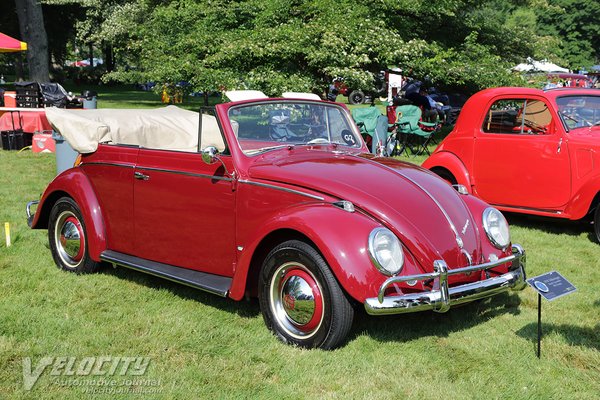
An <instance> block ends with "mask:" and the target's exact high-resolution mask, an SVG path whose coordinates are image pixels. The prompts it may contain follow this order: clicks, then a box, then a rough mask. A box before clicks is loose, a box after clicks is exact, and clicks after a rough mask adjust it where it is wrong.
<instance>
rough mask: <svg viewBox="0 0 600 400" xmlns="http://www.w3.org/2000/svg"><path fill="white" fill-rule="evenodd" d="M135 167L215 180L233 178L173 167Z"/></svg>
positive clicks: (229, 180)
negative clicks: (179, 169)
mask: <svg viewBox="0 0 600 400" xmlns="http://www.w3.org/2000/svg"><path fill="white" fill-rule="evenodd" d="M136 169H140V170H144V171H158V172H166V173H169V174H176V175H185V176H192V177H194V178H206V179H214V180H217V181H227V182H231V181H233V179H232V178H230V177H228V176H216V175H208V174H197V173H195V172H187V171H176V170H173V169H164V168H154V167H140V166H137V167H136Z"/></svg>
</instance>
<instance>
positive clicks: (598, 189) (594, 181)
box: [564, 176, 600, 220]
mask: <svg viewBox="0 0 600 400" xmlns="http://www.w3.org/2000/svg"><path fill="white" fill-rule="evenodd" d="M599 193H600V176H596V177H594V178H591V179H589V180H588V181H587V182H586V184H585V185H583V186H582V187H581V188H579V190H578V191H577V192H576V193H574V194H573V196H571V199H570V200H569V203H567V206H566V207H565V211H564V214H565V215H568V217H569V219H572V220H578V219H581V218H584V217H585V216H586V215H587V214H588V213H589V212H590V211H592V210H591V208H592V206H595V204H594V198H595V197H596V195H598V194H599Z"/></svg>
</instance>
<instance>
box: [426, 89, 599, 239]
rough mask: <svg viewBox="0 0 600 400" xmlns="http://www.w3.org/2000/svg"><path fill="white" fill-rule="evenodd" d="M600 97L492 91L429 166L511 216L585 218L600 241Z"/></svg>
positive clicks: (477, 101)
mask: <svg viewBox="0 0 600 400" xmlns="http://www.w3.org/2000/svg"><path fill="white" fill-rule="evenodd" d="M598 166H600V91H599V90H596V89H578V88H569V89H566V88H565V89H551V90H548V91H542V90H538V89H528V88H514V87H512V88H510V87H508V88H494V89H487V90H484V91H482V92H479V93H477V94H475V95H474V96H472V97H471V98H470V99H469V100H468V101H467V102H466V103H465V106H464V107H463V109H462V111H461V114H460V116H459V118H458V121H457V123H456V125H455V127H454V130H453V131H452V132H451V133H450V134H449V135H448V136H447V137H446V138H445V139H444V141H443V142H442V143H441V144H440V145H439V146H438V148H437V149H436V150H435V152H434V153H433V154H432V155H431V157H429V158H428V159H427V160H425V162H424V163H423V167H425V168H428V169H430V170H431V171H433V172H435V173H437V174H438V175H440V176H441V177H443V178H444V179H446V180H447V181H449V182H450V183H453V184H461V185H463V186H464V187H465V188H467V191H468V192H469V193H472V194H474V195H475V196H477V197H479V198H481V199H483V200H484V201H486V202H488V203H490V204H493V205H494V206H496V207H497V208H499V209H501V210H505V211H512V212H518V213H525V214H534V215H541V216H548V217H556V218H566V219H570V220H579V219H583V218H586V217H592V216H593V220H594V226H595V232H596V236H597V237H598V239H599V240H600V207H598V204H599V203H600V169H599V168H598Z"/></svg>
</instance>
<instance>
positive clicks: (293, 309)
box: [27, 92, 525, 349]
mask: <svg viewBox="0 0 600 400" xmlns="http://www.w3.org/2000/svg"><path fill="white" fill-rule="evenodd" d="M238 94H239V93H238ZM290 96H291V97H294V98H280V99H271V98H267V97H266V96H264V95H262V94H258V93H257V92H253V93H251V95H250V97H251V99H250V100H240V101H233V102H229V103H224V104H219V105H217V106H216V108H213V109H206V110H205V111H203V113H202V114H201V115H199V114H198V113H194V112H191V111H184V110H180V109H177V108H176V107H173V106H172V107H167V108H166V109H162V110H149V111H148V110H146V111H140V110H84V111H79V112H78V113H75V112H74V111H69V110H55V109H48V113H47V114H48V119H49V120H51V122H52V124H53V125H54V126H55V127H56V128H57V129H59V131H60V132H61V133H62V135H63V136H64V137H65V138H66V139H67V140H68V141H69V143H71V144H72V145H74V146H75V147H76V149H77V150H78V151H80V152H82V153H84V154H83V156H82V157H81V160H80V162H79V163H78V165H77V166H75V167H74V168H71V169H69V170H67V171H64V172H63V173H62V174H60V175H59V176H57V177H56V178H55V179H54V180H53V181H52V182H51V183H50V185H49V186H48V188H47V189H46V190H45V192H44V194H43V195H42V198H41V200H40V202H39V205H38V207H37V210H36V212H35V214H34V215H32V214H31V209H30V208H31V207H32V205H33V203H34V202H32V203H30V204H28V206H27V211H28V215H29V222H30V225H31V226H32V227H33V228H34V229H48V237H49V241H50V250H51V253H52V256H53V258H54V261H55V263H56V264H57V265H58V267H60V268H62V269H64V270H66V271H71V272H75V273H87V272H93V271H96V270H97V269H98V267H99V265H100V262H101V261H104V262H108V263H111V264H114V265H120V266H123V267H128V268H132V269H135V270H138V271H142V272H146V273H149V274H152V275H156V276H159V277H163V278H166V279H170V280H172V281H176V282H180V283H183V284H186V285H189V286H192V287H195V288H199V289H202V290H206V291H209V292H211V293H214V294H217V295H220V296H223V297H228V298H231V299H233V300H241V299H243V298H245V297H247V296H251V297H252V296H254V297H258V298H259V302H260V308H261V311H262V314H263V317H264V320H265V323H266V325H267V326H268V327H269V329H271V330H272V331H273V332H274V333H275V334H276V335H277V336H278V337H279V338H280V339H281V340H283V341H284V342H287V343H291V344H295V345H298V346H303V347H318V348H324V349H329V348H333V347H336V346H339V345H340V344H341V343H343V342H344V341H345V339H346V336H347V333H348V331H349V330H350V327H351V325H352V320H353V315H354V306H356V305H362V306H363V307H364V308H365V309H366V311H367V312H368V313H370V314H374V315H384V314H398V313H409V312H416V311H425V310H433V311H437V312H445V311H447V310H448V309H449V308H450V307H452V306H455V305H458V304H463V303H467V302H470V301H473V300H476V299H480V298H484V297H489V296H492V295H495V294H498V293H500V292H504V291H508V290H511V289H513V290H519V289H523V288H524V286H525V281H524V280H525V252H524V250H523V249H522V248H521V247H520V246H519V245H516V244H511V240H510V234H509V227H508V224H507V222H506V220H505V219H504V217H503V216H502V214H501V213H500V212H499V211H498V210H497V209H495V208H493V207H490V206H488V205H487V204H486V203H484V202H483V201H481V200H479V199H477V198H476V197H474V196H471V195H469V194H467V193H466V191H461V192H460V193H459V192H457V191H455V190H454V189H452V188H451V187H450V186H448V185H447V184H446V183H445V182H444V181H443V180H441V179H439V178H438V177H437V176H436V175H435V174H433V173H431V172H429V171H427V170H425V169H422V168H420V167H417V166H415V165H413V164H409V163H404V162H400V161H398V160H394V159H389V158H383V157H376V156H374V155H372V154H370V153H369V151H368V149H367V148H366V146H365V144H364V142H363V141H362V139H361V136H360V133H359V131H358V128H357V127H356V125H355V124H354V123H353V121H352V118H351V116H350V114H349V112H348V110H347V109H346V108H345V107H344V106H343V105H340V104H336V103H331V102H326V101H320V100H308V99H302V98H301V97H302V96H300V95H298V94H290ZM236 97H237V98H240V97H243V96H239V95H236V96H234V95H233V94H230V95H229V98H236ZM247 97H248V96H247ZM307 98H314V95H312V96H310V95H309V96H307ZM165 132H168V133H169V135H165ZM199 132H200V134H198V133H199ZM98 295H101V293H98Z"/></svg>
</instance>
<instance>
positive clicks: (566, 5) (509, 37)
mask: <svg viewBox="0 0 600 400" xmlns="http://www.w3.org/2000/svg"><path fill="white" fill-rule="evenodd" d="M45 2H46V3H47V4H48V3H52V4H61V5H63V6H64V5H65V4H77V5H78V6H79V7H84V8H85V10H86V17H85V18H84V19H82V20H80V21H79V23H78V25H77V28H78V37H79V38H80V40H82V41H85V42H93V43H102V44H103V46H110V47H111V48H112V49H113V50H114V54H115V57H116V58H117V59H118V63H117V68H116V69H115V70H114V71H112V72H110V73H108V74H107V75H106V76H105V78H104V79H105V81H107V82H108V81H120V82H141V81H155V82H159V83H176V82H179V81H182V80H184V81H188V82H190V83H191V84H192V86H193V88H194V89H195V90H201V91H214V90H222V89H225V88H226V89H243V88H248V89H260V90H263V91H265V93H267V94H270V95H275V94H280V93H281V92H283V91H286V90H295V91H313V92H317V93H320V92H322V91H323V89H324V88H325V87H327V84H328V83H329V82H330V81H331V80H332V79H333V78H334V77H336V76H341V77H344V78H345V80H346V81H347V82H348V83H349V84H350V85H351V86H352V87H356V88H360V89H370V88H372V87H373V83H374V80H373V77H374V74H375V73H377V72H378V71H379V70H382V69H385V68H387V67H398V66H399V67H401V68H402V69H404V70H405V71H410V73H411V74H412V75H413V76H415V77H417V78H421V79H423V78H425V77H426V76H428V77H430V78H431V79H433V80H434V83H436V85H438V86H442V87H451V88H457V89H461V90H464V91H468V92H472V91H476V90H478V89H481V88H485V87H489V86H499V85H514V84H523V81H522V80H520V79H519V78H518V77H515V76H513V75H512V74H511V73H510V72H508V71H509V69H510V67H512V66H514V65H516V64H517V63H519V62H522V61H523V60H524V59H526V58H527V57H533V58H534V59H550V60H552V61H554V62H558V63H562V62H563V61H564V62H568V65H569V66H571V67H574V66H576V64H578V65H579V64H580V65H589V64H590V63H591V61H593V60H594V59H596V60H597V58H598V35H597V32H598V26H599V23H598V18H599V17H598V13H595V12H592V11H593V10H592V9H593V7H594V5H593V2H586V1H584V0H560V1H558V2H553V4H549V2H548V0H510V1H500V0H443V1H435V2H431V1H426V0H379V1H376V2H363V1H360V0H292V1H286V0H236V1H230V0H85V1H78V0H77V1H76V0H45ZM555 3H557V4H555ZM594 57H595V58H594ZM109 70H110V68H109Z"/></svg>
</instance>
